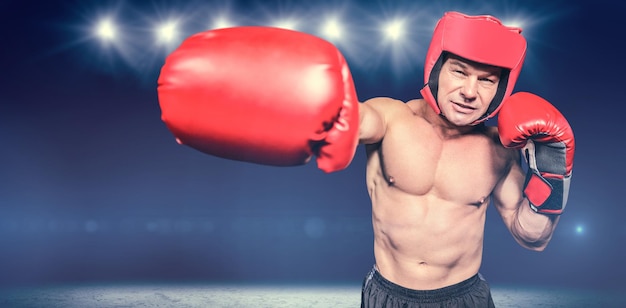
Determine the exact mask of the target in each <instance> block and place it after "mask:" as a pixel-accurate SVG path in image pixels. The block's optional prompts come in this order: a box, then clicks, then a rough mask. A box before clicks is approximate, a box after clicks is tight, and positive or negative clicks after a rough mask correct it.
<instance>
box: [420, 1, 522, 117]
mask: <svg viewBox="0 0 626 308" xmlns="http://www.w3.org/2000/svg"><path fill="white" fill-rule="evenodd" d="M521 32H522V30H521V29H520V28H512V27H506V26H504V25H503V24H502V23H501V22H500V20H498V19H496V18H494V17H492V16H488V15H480V16H468V15H464V14H461V13H458V12H447V13H445V14H444V16H443V17H442V18H441V19H440V20H439V22H438V23H437V26H436V27H435V31H434V33H433V38H432V40H431V43H430V47H429V49H428V53H427V55H426V63H425V66H424V79H425V81H426V84H425V85H424V87H423V88H422V90H421V93H422V95H423V96H424V99H425V100H426V101H427V102H428V103H429V104H430V105H431V107H432V108H433V109H434V110H435V112H436V113H438V114H441V115H443V116H446V114H445V112H442V111H443V110H442V109H441V108H440V102H442V101H444V102H445V99H446V98H443V97H439V93H440V89H439V87H440V84H439V82H440V75H441V73H442V71H443V68H444V64H449V63H450V61H446V60H453V59H456V61H457V64H458V61H462V62H464V63H466V64H471V65H470V66H472V67H474V68H481V69H486V70H494V69H495V70H496V71H499V72H498V73H499V75H498V76H496V77H497V79H498V80H497V81H498V82H497V87H495V91H494V94H493V97H492V98H491V100H490V101H488V102H487V103H488V106H487V108H486V110H485V112H484V113H483V114H481V115H480V116H478V117H476V119H474V120H473V121H472V122H471V124H478V123H481V122H483V121H486V120H487V119H489V118H491V117H493V116H495V114H496V113H497V112H498V110H499V109H500V105H501V103H502V101H503V100H504V99H505V98H506V97H508V96H509V95H511V93H512V92H513V87H514V86H515V82H516V81H517V77H518V76H519V73H520V71H521V69H522V64H523V63H524V58H525V56H526V40H525V39H524V37H523V36H522V35H521Z"/></svg>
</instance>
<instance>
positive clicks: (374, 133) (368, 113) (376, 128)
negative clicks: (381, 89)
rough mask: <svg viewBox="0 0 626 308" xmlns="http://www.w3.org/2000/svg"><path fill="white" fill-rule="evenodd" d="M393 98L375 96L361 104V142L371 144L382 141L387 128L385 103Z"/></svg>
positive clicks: (390, 101)
mask: <svg viewBox="0 0 626 308" xmlns="http://www.w3.org/2000/svg"><path fill="white" fill-rule="evenodd" d="M392 102H393V100H391V99H386V98H373V99H370V100H367V101H365V102H364V103H360V104H359V143H361V144H371V143H376V142H380V141H381V140H382V138H383V137H384V136H385V132H386V130H387V120H386V115H385V112H386V111H385V110H386V108H387V107H385V104H390V103H392Z"/></svg>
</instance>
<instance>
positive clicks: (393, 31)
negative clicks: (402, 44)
mask: <svg viewBox="0 0 626 308" xmlns="http://www.w3.org/2000/svg"><path fill="white" fill-rule="evenodd" d="M383 30H384V32H385V35H386V36H387V38H389V39H391V40H392V41H397V40H399V39H400V38H402V36H403V35H404V21H402V20H393V21H391V22H389V23H387V24H386V25H385V27H384V29H383Z"/></svg>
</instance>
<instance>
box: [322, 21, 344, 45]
mask: <svg viewBox="0 0 626 308" xmlns="http://www.w3.org/2000/svg"><path fill="white" fill-rule="evenodd" d="M322 33H323V34H324V36H326V37H327V38H329V39H331V40H336V39H340V38H341V36H342V31H341V25H339V23H338V22H337V20H335V19H329V20H328V21H326V23H325V24H324V27H323V29H322Z"/></svg>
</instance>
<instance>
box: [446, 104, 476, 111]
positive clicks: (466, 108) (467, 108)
mask: <svg viewBox="0 0 626 308" xmlns="http://www.w3.org/2000/svg"><path fill="white" fill-rule="evenodd" d="M452 105H453V106H454V110H456V111H457V112H461V113H470V112H473V111H474V110H476V108H475V107H472V106H470V105H466V104H462V103H457V102H452Z"/></svg>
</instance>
